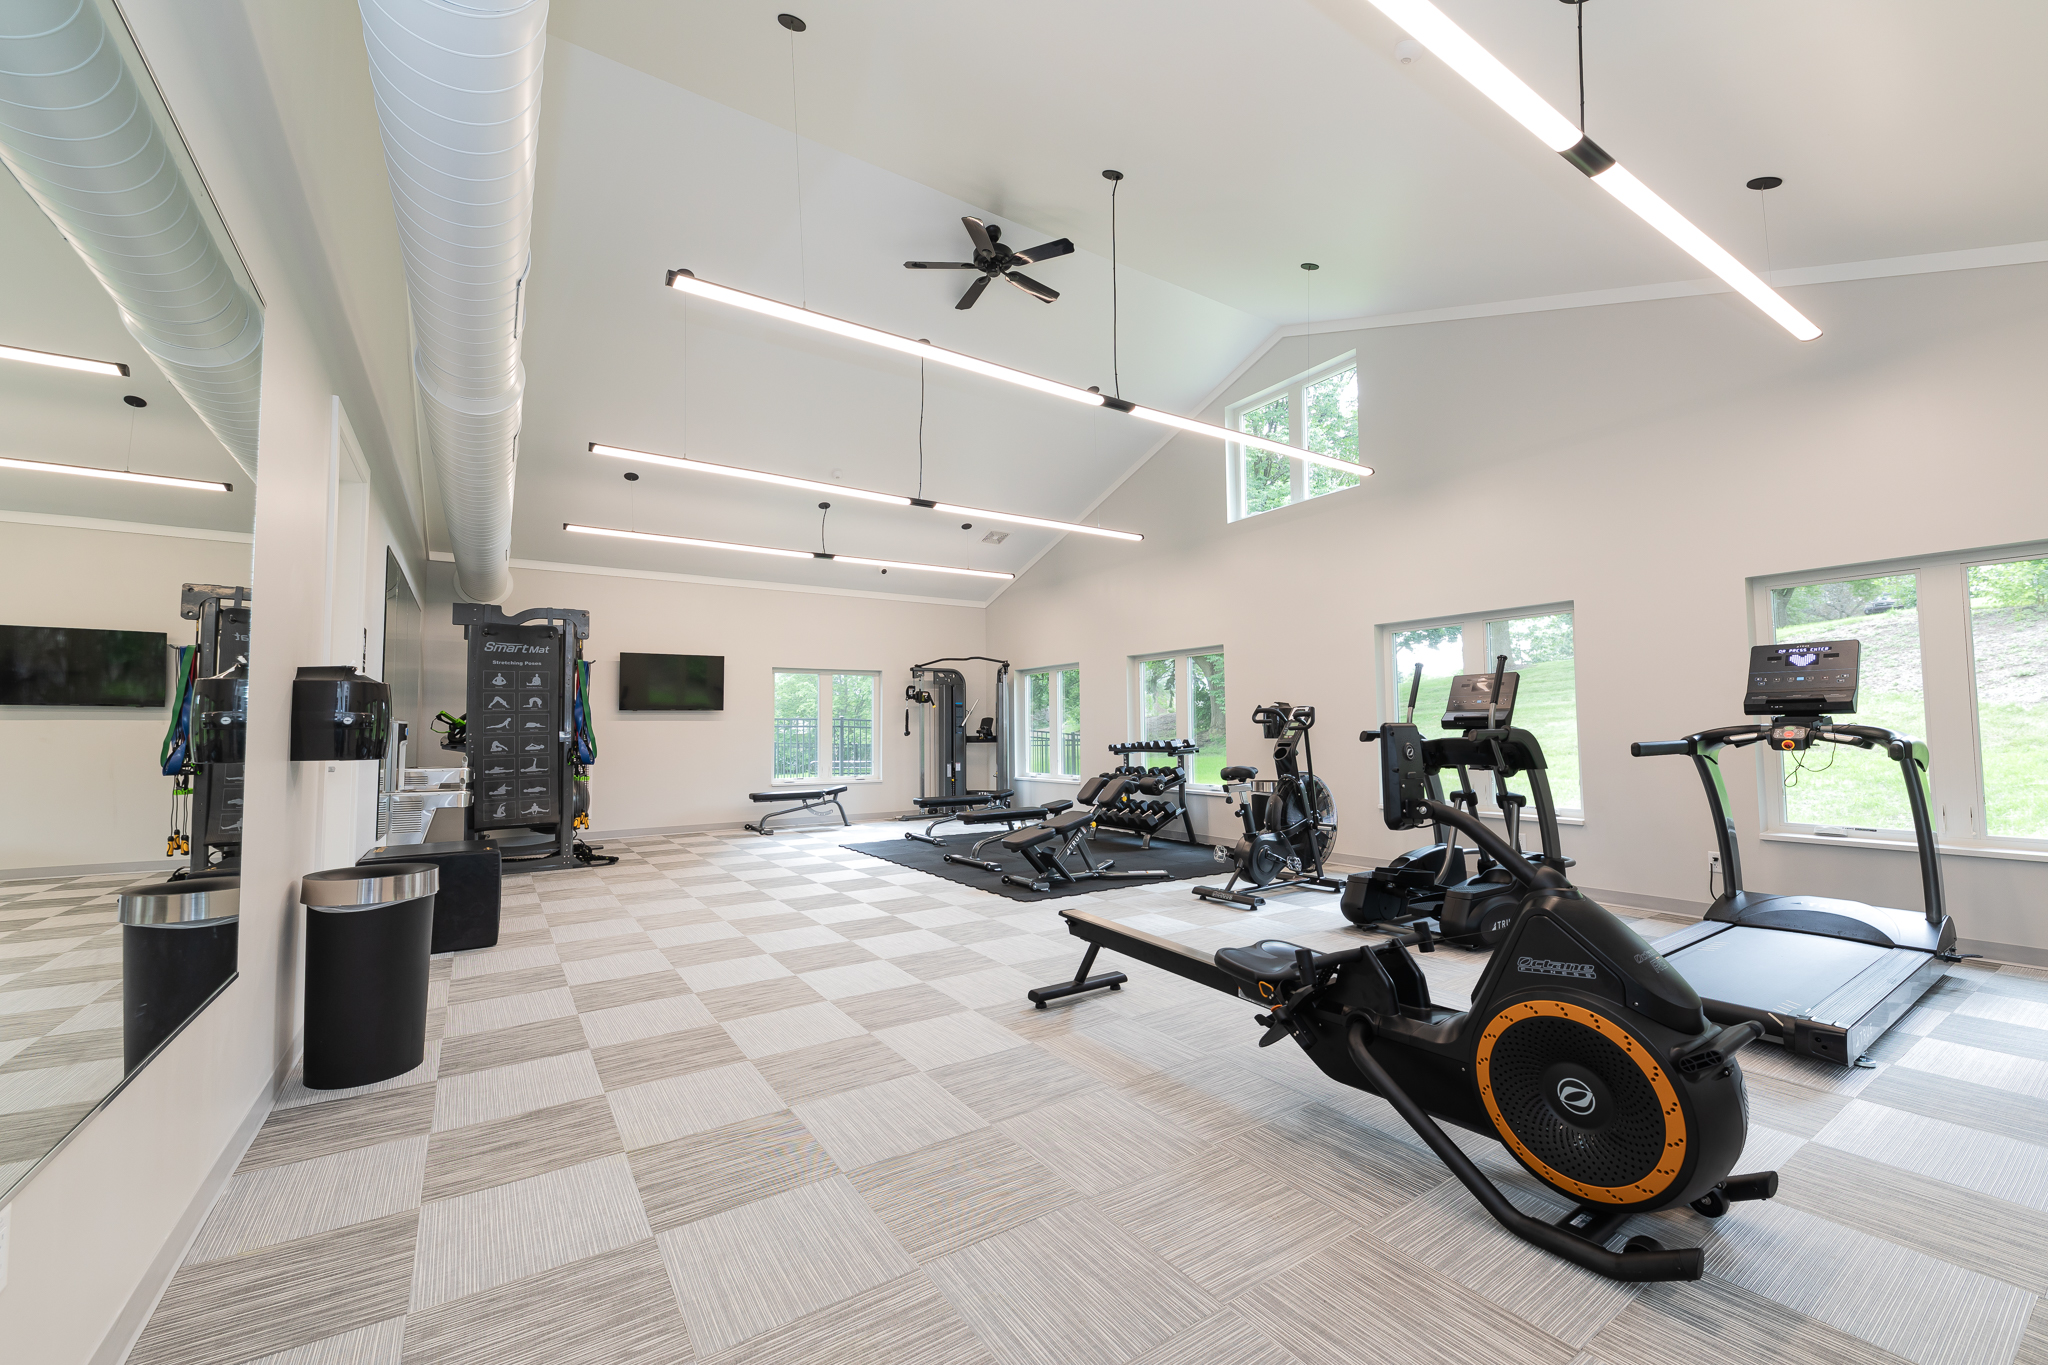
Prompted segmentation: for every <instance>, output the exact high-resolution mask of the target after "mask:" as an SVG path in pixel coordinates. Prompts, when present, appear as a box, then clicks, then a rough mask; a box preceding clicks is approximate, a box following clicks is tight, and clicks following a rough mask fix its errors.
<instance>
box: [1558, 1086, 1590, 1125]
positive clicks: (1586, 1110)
mask: <svg viewBox="0 0 2048 1365" xmlns="http://www.w3.org/2000/svg"><path fill="white" fill-rule="evenodd" d="M1557 1102H1558V1103H1559V1104H1561V1105H1563V1106H1564V1107H1565V1109H1566V1110H1568V1111H1569V1112H1571V1113H1573V1114H1576V1115H1578V1116H1579V1117H1580V1118H1584V1117H1585V1116H1586V1115H1588V1114H1590V1113H1592V1112H1593V1087H1591V1086H1589V1085H1587V1084H1586V1083H1585V1082H1584V1081H1581V1080H1577V1079H1575V1078H1573V1077H1571V1076H1567V1077H1565V1078H1564V1079H1563V1080H1561V1081H1559V1082H1558V1083H1557Z"/></svg>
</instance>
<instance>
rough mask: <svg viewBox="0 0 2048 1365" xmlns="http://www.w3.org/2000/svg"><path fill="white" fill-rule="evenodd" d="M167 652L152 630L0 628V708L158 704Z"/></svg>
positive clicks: (166, 679)
mask: <svg viewBox="0 0 2048 1365" xmlns="http://www.w3.org/2000/svg"><path fill="white" fill-rule="evenodd" d="M168 648H169V641H168V640H166V639H165V637H164V635H163V632H161V631H154V630H71V629H68V628H66V627H63V626H0V706H162V705H163V704H164V691H165V687H166V685H167V684H168V682H169V680H170V668H169V666H168V663H167V660H168V657H169V656H168V655H167V654H166V652H165V651H166V650H167V649H168Z"/></svg>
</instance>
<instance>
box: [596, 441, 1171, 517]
mask: <svg viewBox="0 0 2048 1365" xmlns="http://www.w3.org/2000/svg"><path fill="white" fill-rule="evenodd" d="M590 451H591V453H592V454H593V455H611V456H615V457H617V458H619V459H621V460H645V461H646V462H647V463H649V464H657V465H661V466H663V467H664V468H667V469H687V470H689V471H691V472H693V473H697V474H723V475H725V476H726V477H727V478H731V479H751V480H754V481H755V482H757V483H772V484H777V485H780V486H781V487H783V488H802V489H806V490H808V491H811V492H816V493H837V494H839V495H840V496H842V497H848V498H861V499H863V500H865V501H867V502H880V503H887V504H889V505H890V506H892V507H927V508H930V509H932V510H933V511H936V512H950V513H952V514H953V515H954V516H962V517H980V518H981V519H982V520H983V521H1003V522H1014V523H1015V524H1017V525H1019V526H1042V527H1044V528H1045V529H1046V530H1048V531H1076V532H1079V533H1080V534H1082V535H1088V536H1107V537H1109V538H1110V539H1112V540H1143V539H1144V538H1145V537H1143V536H1141V535H1139V534H1138V533H1137V532H1136V531H1114V530H1111V529H1110V528H1109V527H1106V526H1083V525H1082V524H1081V523H1079V522H1077V521H1055V520H1053V519H1052V518H1051V517H1027V516H1023V515H1021V514H1019V513H1016V512H991V511H989V510H988V509H987V508H985V507H962V506H960V505H959V504H958V503H951V502H934V501H932V500H931V499H930V498H906V497H903V496H901V495H899V494H896V493H871V492H869V491H868V490H866V489H864V488H848V487H846V486H845V485H844V484H837V483H820V482H819V481H818V480H816V479H799V478H795V477H792V476H791V475H788V474H770V473H767V472H766V471H764V470H759V469H741V468H740V467H739V466H737V465H729V464H712V463H710V462H709V461H707V460H690V459H685V458H683V457H681V456H678V455H655V454H651V453H649V452H648V451H645V450H627V449H626V448H625V447H623V446H608V445H601V444H599V443H598V442H596V441H592V442H591V443H590Z"/></svg>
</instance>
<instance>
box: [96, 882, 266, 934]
mask: <svg viewBox="0 0 2048 1365" xmlns="http://www.w3.org/2000/svg"><path fill="white" fill-rule="evenodd" d="M119 906H120V914H119V918H120V921H121V923H123V924H139V925H150V926H153V927H156V928H164V929H176V928H182V927H187V926H191V925H196V924H224V923H226V922H227V921H228V920H232V919H239V918H240V917H241V914H242V882H241V879H240V878H238V877H196V878H194V879H193V880H191V881H189V882H151V883H149V884H148V885H145V886H130V887H125V888H123V889H122V891H121V894H120V900H119Z"/></svg>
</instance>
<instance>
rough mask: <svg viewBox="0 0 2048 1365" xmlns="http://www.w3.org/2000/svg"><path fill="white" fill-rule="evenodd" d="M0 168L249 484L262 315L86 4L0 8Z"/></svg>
mask: <svg viewBox="0 0 2048 1365" xmlns="http://www.w3.org/2000/svg"><path fill="white" fill-rule="evenodd" d="M0 161H5V162H6V163H7V169H8V170H10V171H12V172H14V178H15V179H16V180H19V181H20V182H21V186H22V188H23V189H25V190H27V191H28V192H29V195H30V196H31V197H32V198H33V199H34V200H35V201H36V203H37V204H38V205H39V206H41V208H42V210H43V212H44V213H46V214H48V215H49V216H50V221H51V222H53V223H55V224H56V225H57V230H58V231H59V232H61V233H63V234H64V236H65V238H66V239H67V240H68V241H69V242H70V243H71V246H72V248H73V249H74V250H75V251H77V252H78V254H79V256H81V257H82V258H83V259H84V261H85V263H86V265H87V266H89V267H90V268H91V270H92V273H93V274H95V275H97V276H98V277H99V281H100V283H101V284H102V285H104V286H105V287H106V291H107V293H109V294H111V295H112V296H113V298H114V302H115V304H116V305H117V306H118V307H119V308H120V310H121V322H122V323H123V325H125V326H126V327H127V328H128V332H129V335H131V336H133V337H134V338H135V340H136V342H137V343H138V344H139V345H141V347H142V349H143V350H145V351H147V352H148V353H149V357H150V359H152V360H154V361H155V362H156V363H157V365H158V367H159V368H161V369H162V370H163V372H164V376H165V377H166V378H167V379H169V380H170V381H171V387H173V388H175V389H176V390H177V391H178V392H179V394H181V395H182V396H183V397H184V399H185V401H186V402H187V403H189V404H191V406H192V410H193V411H194V412H196V413H198V414H199V420H200V421H202V422H204V423H206V425H207V428H208V429H209V430H210V431H212V432H213V434H214V435H215V436H218V437H219V438H220V442H221V444H222V445H224V446H226V447H227V448H228V453H229V454H230V455H232V456H234V458H235V463H236V464H238V465H240V466H241V467H242V468H243V469H244V470H246V471H248V473H249V476H250V477H251V478H254V477H255V476H256V416H257V411H258V407H259V401H258V400H259V396H260V391H261V389H262V382H263V312H262V310H261V309H260V308H259V307H258V306H257V304H256V301H255V300H254V299H252V298H250V297H249V293H248V291H247V290H245V289H243V288H242V285H241V282H240V281H239V280H237V279H236V278H235V276H234V273H233V272H232V271H231V270H229V268H228V263H227V260H226V258H225V257H223V256H222V255H221V251H220V247H219V245H218V244H217V243H216V242H215V241H214V239H213V233H212V231H211V230H210V229H209V228H208V227H207V225H206V219H205V216H204V214H202V213H201V211H200V208H199V205H198V203H197V201H195V200H194V199H193V197H192V190H191V187H190V186H188V185H187V184H186V183H185V177H184V175H183V174H182V173H181V172H180V171H179V169H178V164H177V162H176V161H174V160H173V159H172V157H171V149H170V146H169V144H167V143H166V142H165V141H164V135H163V132H162V130H161V129H159V128H158V127H157V123H156V119H155V118H154V117H153V116H152V115H151V114H150V110H149V106H148V105H147V104H146V103H144V101H143V96H142V88H141V86H140V85H139V84H138V83H137V81H136V78H135V73H133V72H132V71H130V70H129V69H128V64H127V62H126V61H125V60H123V58H122V56H121V52H120V49H119V48H118V47H116V46H115V44H114V40H113V37H112V35H110V34H109V33H108V32H107V26H106V24H105V22H104V21H102V20H101V18H100V12H99V10H98V9H97V8H96V7H95V6H94V4H93V0H6V3H4V4H0Z"/></svg>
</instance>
